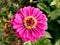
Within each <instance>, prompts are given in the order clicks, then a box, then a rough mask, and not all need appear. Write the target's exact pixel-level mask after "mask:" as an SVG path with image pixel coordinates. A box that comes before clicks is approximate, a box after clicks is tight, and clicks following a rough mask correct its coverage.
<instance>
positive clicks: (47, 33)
mask: <svg viewBox="0 0 60 45" xmlns="http://www.w3.org/2000/svg"><path fill="white" fill-rule="evenodd" d="M44 37H45V38H52V36H51V35H50V33H49V32H47V31H46V32H45V36H44Z"/></svg>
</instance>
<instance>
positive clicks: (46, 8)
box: [37, 3, 50, 13]
mask: <svg viewBox="0 0 60 45" xmlns="http://www.w3.org/2000/svg"><path fill="white" fill-rule="evenodd" d="M37 7H38V8H40V9H41V10H43V11H45V12H46V13H50V8H49V7H47V6H46V5H45V4H44V3H38V4H37Z"/></svg>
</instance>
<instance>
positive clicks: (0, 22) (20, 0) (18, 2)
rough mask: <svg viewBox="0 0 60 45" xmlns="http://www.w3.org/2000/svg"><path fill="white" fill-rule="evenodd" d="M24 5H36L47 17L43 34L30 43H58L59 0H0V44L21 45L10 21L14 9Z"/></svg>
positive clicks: (59, 32) (54, 44) (59, 22)
mask: <svg viewBox="0 0 60 45" xmlns="http://www.w3.org/2000/svg"><path fill="white" fill-rule="evenodd" d="M24 6H34V7H37V8H39V9H40V10H42V11H43V12H44V13H45V14H46V16H47V18H48V30H47V31H46V34H45V36H44V37H41V38H40V40H37V41H36V42H34V43H32V45H60V0H0V45H22V44H21V43H22V41H21V39H18V38H17V37H16V36H15V34H14V31H13V30H12V28H11V24H10V21H11V19H12V17H13V15H14V14H15V13H16V11H17V10H18V9H19V8H22V7H24ZM24 45H25V44H24ZM27 45H30V44H27Z"/></svg>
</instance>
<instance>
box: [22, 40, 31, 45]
mask: <svg viewBox="0 0 60 45" xmlns="http://www.w3.org/2000/svg"><path fill="white" fill-rule="evenodd" d="M23 45H31V42H30V41H28V42H24V43H23Z"/></svg>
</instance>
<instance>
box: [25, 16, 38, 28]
mask: <svg viewBox="0 0 60 45" xmlns="http://www.w3.org/2000/svg"><path fill="white" fill-rule="evenodd" d="M36 24H37V20H36V19H35V18H34V17H33V16H27V17H25V18H24V26H25V27H26V28H28V29H32V28H35V27H36Z"/></svg>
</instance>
